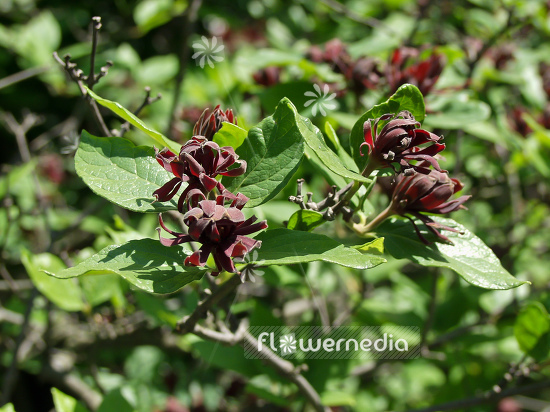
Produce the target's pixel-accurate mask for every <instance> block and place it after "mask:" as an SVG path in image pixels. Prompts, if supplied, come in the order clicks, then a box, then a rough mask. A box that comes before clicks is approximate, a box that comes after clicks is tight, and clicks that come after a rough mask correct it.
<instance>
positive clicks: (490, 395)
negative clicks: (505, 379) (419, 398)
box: [408, 380, 550, 412]
mask: <svg viewBox="0 0 550 412" xmlns="http://www.w3.org/2000/svg"><path fill="white" fill-rule="evenodd" d="M546 388H550V380H546V381H542V382H537V383H532V384H531V385H525V386H519V387H516V388H510V389H507V390H504V391H502V392H500V393H495V392H493V391H489V392H487V393H485V394H483V395H481V396H476V397H472V398H465V399H459V400H456V401H452V402H447V403H443V404H440V405H435V406H430V407H428V408H423V409H410V410H409V411H408V412H441V411H452V410H456V409H462V410H468V408H472V407H474V406H478V405H483V404H484V403H492V402H496V401H498V400H501V399H504V398H507V397H509V396H514V395H519V394H526V393H530V392H537V391H540V390H543V389H546Z"/></svg>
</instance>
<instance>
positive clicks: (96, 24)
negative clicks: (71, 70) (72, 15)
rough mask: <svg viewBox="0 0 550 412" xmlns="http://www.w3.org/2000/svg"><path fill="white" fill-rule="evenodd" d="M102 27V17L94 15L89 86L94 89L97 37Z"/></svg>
mask: <svg viewBox="0 0 550 412" xmlns="http://www.w3.org/2000/svg"><path fill="white" fill-rule="evenodd" d="M99 29H101V17H98V16H95V17H92V53H91V54H90V74H89V75H88V88H89V89H90V90H92V89H93V87H94V84H95V83H96V82H95V54H96V52H97V37H98V34H99Z"/></svg>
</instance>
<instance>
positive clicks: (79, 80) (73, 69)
mask: <svg viewBox="0 0 550 412" xmlns="http://www.w3.org/2000/svg"><path fill="white" fill-rule="evenodd" d="M100 28H101V17H97V16H96V17H93V18H92V52H91V55H90V65H91V67H90V73H89V74H88V76H85V75H84V72H83V71H82V70H81V69H79V68H78V66H77V65H76V63H73V62H71V56H70V55H69V54H67V55H65V56H64V57H63V59H61V58H60V57H59V55H58V54H57V52H53V57H54V59H55V60H56V61H57V62H58V63H59V64H60V65H61V66H62V67H63V69H65V71H66V72H67V74H68V75H69V76H70V78H71V79H72V80H73V81H74V82H75V83H76V85H77V86H78V88H79V90H80V93H81V94H82V96H84V98H85V99H86V101H87V102H88V104H89V105H90V108H91V109H92V113H93V115H94V119H95V121H96V123H97V125H98V126H99V128H100V129H101V132H102V133H103V134H104V135H105V136H107V137H110V136H111V132H110V131H109V128H108V127H107V125H106V124H105V120H104V119H103V116H102V115H101V112H100V111H99V107H98V105H97V103H96V101H95V100H94V99H92V98H91V97H90V96H88V94H87V92H86V89H85V88H84V84H85V83H87V85H88V87H89V88H90V90H91V89H92V88H93V86H94V85H95V84H97V82H99V80H100V79H101V78H102V77H104V76H105V75H106V74H107V72H108V70H109V68H110V67H111V66H112V65H113V62H111V61H107V63H106V64H105V66H103V67H102V68H101V69H100V72H99V73H98V74H97V75H96V74H95V57H96V53H97V41H98V34H99V29H100Z"/></svg>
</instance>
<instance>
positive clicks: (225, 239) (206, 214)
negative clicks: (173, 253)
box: [153, 106, 267, 276]
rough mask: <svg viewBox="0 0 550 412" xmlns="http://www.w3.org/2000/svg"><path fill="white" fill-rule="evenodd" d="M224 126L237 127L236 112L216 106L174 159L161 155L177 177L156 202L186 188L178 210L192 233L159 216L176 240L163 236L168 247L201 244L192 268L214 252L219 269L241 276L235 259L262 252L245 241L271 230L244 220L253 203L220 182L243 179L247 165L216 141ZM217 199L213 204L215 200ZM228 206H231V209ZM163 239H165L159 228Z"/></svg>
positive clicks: (255, 243) (253, 242) (160, 159)
mask: <svg viewBox="0 0 550 412" xmlns="http://www.w3.org/2000/svg"><path fill="white" fill-rule="evenodd" d="M223 122H230V123H233V124H237V120H236V118H235V117H234V115H233V112H232V111H231V110H227V111H225V112H224V111H222V110H221V109H220V106H217V107H216V108H215V109H214V110H213V111H212V112H211V113H210V111H209V110H208V109H207V110H205V111H204V112H203V114H202V115H201V117H200V118H199V120H198V121H197V123H196V124H195V127H194V128H193V134H194V135H193V137H192V138H191V139H190V140H189V141H187V142H186V143H185V144H184V145H183V146H182V147H181V149H180V152H179V154H177V155H176V154H175V153H173V152H171V151H170V150H168V149H167V148H164V149H162V150H156V155H155V158H156V159H157V162H158V163H159V164H160V165H161V166H162V167H163V168H164V169H165V170H167V171H168V172H170V173H172V174H173V175H174V176H175V177H174V178H173V179H171V180H170V181H168V182H167V183H165V184H164V185H163V186H162V187H160V188H159V189H157V190H155V192H154V193H153V196H154V197H155V199H156V201H160V202H166V201H168V200H171V199H172V198H173V197H174V196H175V195H176V194H177V193H178V191H179V189H180V188H181V186H182V185H183V183H187V186H186V187H185V189H184V190H183V192H182V193H181V195H180V197H179V200H178V210H179V211H180V212H181V213H185V214H184V216H183V221H184V223H185V224H186V225H187V226H188V233H178V232H174V231H172V230H170V229H168V228H167V227H166V225H165V224H164V222H163V220H162V215H159V223H160V226H161V227H162V228H163V229H164V230H165V231H167V232H168V233H170V234H171V235H173V236H175V237H174V238H172V239H166V238H163V237H160V241H161V243H162V244H163V245H165V246H174V245H179V244H182V243H186V242H190V241H196V242H199V243H201V245H202V246H201V248H200V249H199V250H198V251H196V252H195V253H193V254H192V255H191V256H189V257H187V258H186V259H185V261H184V264H185V265H187V266H205V265H206V262H207V260H208V256H209V255H210V254H211V253H212V256H213V258H214V262H215V264H216V267H217V270H216V271H214V272H212V275H214V276H215V275H217V274H218V273H219V272H220V271H222V270H226V271H228V272H237V270H236V268H235V265H234V264H233V261H232V260H231V258H234V257H243V256H244V255H246V254H247V253H249V252H250V251H251V250H252V249H254V248H259V247H260V245H261V242H260V241H257V240H254V239H251V238H248V237H246V235H249V234H251V233H254V232H257V231H258V230H262V229H265V228H266V227H267V223H266V221H262V222H259V223H255V224H253V223H254V222H255V221H256V217H251V218H250V219H245V218H244V215H243V213H242V211H241V209H242V208H243V206H244V205H245V204H246V202H247V201H248V198H247V197H246V196H244V195H243V194H241V193H237V194H233V193H231V192H230V191H228V190H227V189H226V188H225V187H224V186H223V184H222V183H221V182H220V181H219V180H217V179H216V177H217V176H218V175H221V176H240V175H242V174H243V173H244V172H245V171H246V162H245V161H244V160H239V156H238V155H237V154H236V153H235V150H234V149H233V148H232V147H230V146H224V147H220V146H219V145H218V144H217V143H215V142H213V141H212V139H213V137H214V135H215V134H216V133H217V132H218V131H219V130H220V128H221V127H222V125H223ZM212 195H213V196H215V199H216V200H208V198H209V197H210V198H211V196H212ZM227 202H231V203H230V205H229V206H228V207H226V206H225V204H226V203H227ZM158 230H159V236H160V228H159V229H158Z"/></svg>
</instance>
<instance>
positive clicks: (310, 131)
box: [297, 115, 370, 183]
mask: <svg viewBox="0 0 550 412" xmlns="http://www.w3.org/2000/svg"><path fill="white" fill-rule="evenodd" d="M297 122H298V128H299V129H300V133H302V136H304V139H305V141H306V144H307V145H308V146H309V147H310V148H311V149H312V150H313V151H314V152H315V154H316V155H317V156H318V157H319V159H321V162H323V164H324V165H325V166H326V167H327V168H329V169H330V170H332V171H333V172H334V173H336V174H337V175H340V176H343V177H346V178H348V179H353V180H358V181H360V182H365V183H370V179H368V178H366V177H364V176H362V175H361V174H360V173H356V172H354V171H352V170H349V169H348V168H347V167H346V166H345V165H344V164H343V163H342V161H341V160H340V158H339V157H338V156H337V155H336V153H334V152H333V151H332V150H330V148H329V147H328V146H327V144H326V142H325V138H324V137H323V134H322V133H321V131H320V130H319V129H318V128H317V127H316V126H315V125H313V123H311V120H309V119H308V118H306V117H303V116H300V115H298V116H297Z"/></svg>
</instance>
